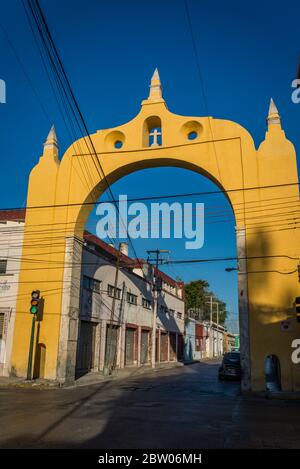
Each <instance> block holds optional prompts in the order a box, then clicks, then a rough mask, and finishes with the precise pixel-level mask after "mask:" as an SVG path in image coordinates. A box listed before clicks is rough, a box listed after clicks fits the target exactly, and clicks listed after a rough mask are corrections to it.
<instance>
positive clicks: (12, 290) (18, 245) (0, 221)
mask: <svg viewBox="0 0 300 469" xmlns="http://www.w3.org/2000/svg"><path fill="white" fill-rule="evenodd" d="M24 216H25V211H24V210H20V211H2V212H0V376H7V375H8V373H9V359H10V354H11V349H12V340H13V329H14V321H15V315H16V299H17V292H18V279H19V270H20V259H21V255H22V244H23V227H24ZM11 371H12V372H13V370H11Z"/></svg>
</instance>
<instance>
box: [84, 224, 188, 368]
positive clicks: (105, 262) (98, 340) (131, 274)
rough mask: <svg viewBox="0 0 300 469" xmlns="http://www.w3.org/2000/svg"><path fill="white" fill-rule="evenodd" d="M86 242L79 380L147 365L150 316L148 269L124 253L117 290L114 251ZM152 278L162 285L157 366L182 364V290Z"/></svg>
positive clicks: (151, 300)
mask: <svg viewBox="0 0 300 469" xmlns="http://www.w3.org/2000/svg"><path fill="white" fill-rule="evenodd" d="M84 239H85V247H84V249H83V259H82V281H81V295H80V298H81V299H80V318H79V320H80V323H79V337H78V346H77V359H76V372H77V374H82V373H86V372H87V371H98V370H103V369H104V368H105V367H106V366H109V367H112V368H124V367H128V366H131V367H137V366H145V365H149V364H150V361H151V344H152V341H151V337H152V334H153V314H154V313H153V308H154V296H153V278H152V268H151V266H150V265H149V264H147V263H146V262H145V261H144V260H142V259H139V260H136V259H130V258H129V257H128V255H127V254H128V253H127V252H126V249H123V252H122V254H121V256H120V266H121V267H120V269H119V272H118V276H117V284H116V283H115V282H116V262H117V251H116V250H115V249H114V248H113V247H111V246H110V245H108V244H106V243H104V242H103V241H102V240H100V239H99V238H97V237H96V236H94V235H92V234H90V233H85V235H84ZM123 246H124V243H123ZM156 275H157V276H159V277H160V278H161V280H162V290H161V292H160V293H159V295H158V308H157V321H156V331H155V334H156V341H155V343H156V350H155V360H156V362H157V363H160V362H169V361H176V360H178V359H182V358H183V334H184V298H183V284H182V283H181V282H176V281H174V280H173V279H172V278H170V277H168V276H167V275H165V274H164V273H163V272H160V271H157V273H156ZM115 285H116V287H115ZM114 296H115V298H114ZM113 303H115V306H113Z"/></svg>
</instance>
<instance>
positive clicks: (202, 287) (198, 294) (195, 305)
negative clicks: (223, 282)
mask: <svg viewBox="0 0 300 469" xmlns="http://www.w3.org/2000/svg"><path fill="white" fill-rule="evenodd" d="M208 287H209V283H208V282H207V281H206V280H194V281H192V282H189V283H186V284H185V286H184V290H185V311H186V316H190V317H193V318H195V319H201V315H202V314H203V313H204V305H205V297H206V295H207V291H208Z"/></svg>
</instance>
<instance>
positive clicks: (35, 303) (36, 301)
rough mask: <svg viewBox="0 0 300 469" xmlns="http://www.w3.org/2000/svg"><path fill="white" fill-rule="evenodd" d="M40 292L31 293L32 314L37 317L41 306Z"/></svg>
mask: <svg viewBox="0 0 300 469" xmlns="http://www.w3.org/2000/svg"><path fill="white" fill-rule="evenodd" d="M40 301H41V299H40V290H33V292H31V301H30V313H31V314H35V315H37V314H38V312H39V305H40Z"/></svg>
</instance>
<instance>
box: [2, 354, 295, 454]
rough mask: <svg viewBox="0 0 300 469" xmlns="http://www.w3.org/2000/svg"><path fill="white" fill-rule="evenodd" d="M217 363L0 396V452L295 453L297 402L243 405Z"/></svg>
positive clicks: (252, 400)
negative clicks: (291, 450) (169, 450)
mask: <svg viewBox="0 0 300 469" xmlns="http://www.w3.org/2000/svg"><path fill="white" fill-rule="evenodd" d="M217 369H218V363H216V362H210V363H200V364H199V363H197V364H193V365H189V366H183V367H176V368H172V369H167V370H163V371H159V372H156V373H150V374H143V375H140V376H138V377H137V376H135V377H134V376H132V377H130V378H127V379H124V380H122V381H120V380H114V381H102V382H101V383H99V384H95V385H90V386H84V387H78V388H71V389H70V388H69V389H68V388H64V389H49V390H45V389H44V390H40V389H32V388H30V389H22V388H12V389H4V388H2V389H0V447H1V448H99V449H104V448H120V449H123V448H129V449H132V448H138V449H139V448H140V449H147V448H175V449H180V448H300V401H278V400H268V399H264V398H254V397H251V398H249V397H247V398H245V397H242V396H241V395H240V390H239V383H236V382H223V381H221V382H219V381H218V380H217Z"/></svg>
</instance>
